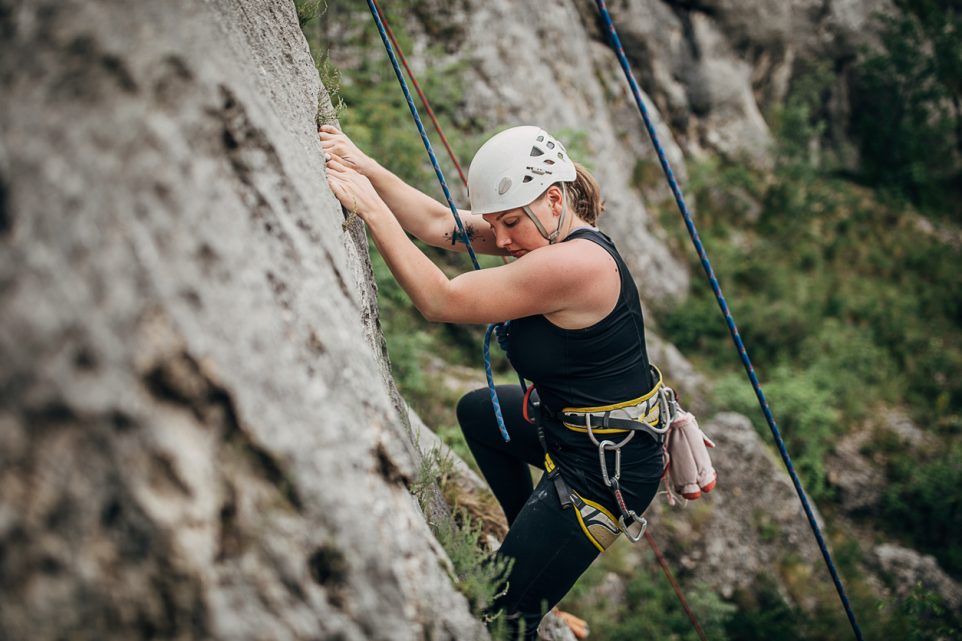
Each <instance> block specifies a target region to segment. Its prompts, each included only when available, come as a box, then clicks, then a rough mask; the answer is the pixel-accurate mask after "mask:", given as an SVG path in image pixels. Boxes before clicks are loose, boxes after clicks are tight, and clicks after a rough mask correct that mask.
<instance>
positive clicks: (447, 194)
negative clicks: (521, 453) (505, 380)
mask: <svg viewBox="0 0 962 641" xmlns="http://www.w3.org/2000/svg"><path fill="white" fill-rule="evenodd" d="M367 6H368V7H369V8H370V10H371V14H372V15H373V16H374V22H375V24H377V30H378V33H380V34H381V41H382V42H383V43H384V49H385V50H386V51H387V55H388V58H390V59H391V66H393V67H394V74H395V75H396V76H397V79H398V82H399V83H400V84H401V90H402V91H403V92H404V99H405V100H407V103H408V109H410V110H411V115H412V116H413V117H414V122H415V123H417V126H418V132H419V133H420V134H421V142H422V143H424V148H425V149H426V150H427V152H428V156H429V157H430V158H431V165H432V166H433V167H434V173H435V174H437V176H438V182H439V183H441V189H442V190H443V191H444V198H445V199H446V200H447V201H448V207H449V208H450V209H451V215H452V216H454V221H455V223H456V224H457V226H458V232H459V233H460V234H461V239H462V240H463V241H464V245H465V247H467V249H468V255H470V256H471V264H472V265H474V268H475V269H481V265H480V264H479V263H478V257H477V256H476V255H475V253H474V247H472V246H471V237H470V236H468V233H467V231H465V229H464V223H463V222H462V221H461V216H460V214H458V208H457V207H456V206H455V205H454V199H453V198H452V197H451V190H450V189H448V183H447V181H446V180H445V179H444V173H443V172H442V171H441V167H440V165H438V159H437V156H435V155H434V148H433V147H432V146H431V141H430V140H429V139H428V134H427V132H426V131H425V130H424V124H423V123H422V122H421V116H420V114H418V108H417V107H415V106H414V98H412V97H411V91H410V90H409V89H408V83H407V81H406V80H405V79H404V74H403V73H401V67H400V65H399V64H398V59H397V56H396V55H395V54H394V47H393V46H391V41H390V39H389V38H388V35H387V31H386V29H385V27H384V22H383V21H382V20H381V14H380V12H379V11H378V7H377V3H376V2H375V1H374V0H367ZM506 331H507V326H506V324H505V323H494V324H491V325H488V328H487V331H485V333H484V348H483V350H484V372H485V376H486V378H487V380H488V391H489V392H490V393H491V404H492V405H493V406H494V417H495V419H496V420H497V422H498V429H499V430H501V436H502V437H503V438H504V440H505V442H507V441H510V440H511V437H510V436H508V428H507V427H505V425H504V416H503V415H502V414H501V403H500V402H499V401H498V393H497V391H496V390H495V389H494V375H493V374H492V373H491V333H492V332H497V334H498V335H499V342H501V339H500V336H502V335H504V332H506ZM518 378H519V379H520V381H521V389H522V390H524V389H525V384H524V378H523V377H522V376H521V375H520V374H518Z"/></svg>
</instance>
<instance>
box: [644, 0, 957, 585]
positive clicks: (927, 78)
mask: <svg viewBox="0 0 962 641" xmlns="http://www.w3.org/2000/svg"><path fill="white" fill-rule="evenodd" d="M899 7H900V8H901V11H900V12H899V13H898V14H897V15H894V16H889V17H887V18H884V19H883V20H884V24H885V25H886V27H885V29H884V30H883V41H884V45H885V46H884V47H883V48H882V49H881V50H880V51H879V52H876V53H874V54H871V55H868V56H867V57H866V58H865V61H864V63H863V64H862V65H860V66H859V67H858V69H857V73H856V75H857V77H858V78H859V79H860V80H859V82H861V83H862V85H861V86H862V90H864V89H865V87H869V86H872V87H875V88H876V89H877V90H879V91H881V89H880V87H883V84H884V83H889V84H887V85H884V86H885V87H888V89H886V91H891V93H890V94H886V95H884V96H883V95H881V94H879V95H877V96H876V97H875V98H874V99H873V100H874V102H875V103H876V107H874V109H876V111H875V112H873V111H872V110H871V109H869V111H867V112H865V113H864V114H861V115H858V118H860V119H861V120H859V122H860V123H861V124H860V125H859V126H860V127H863V129H861V130H859V131H860V132H861V135H863V138H861V139H860V140H861V142H862V146H861V151H862V159H863V166H864V172H865V176H866V177H869V178H870V179H871V181H872V182H873V184H875V185H876V186H878V187H879V189H876V190H873V189H869V188H866V187H865V186H859V185H857V184H854V183H852V182H850V181H846V180H843V179H840V178H838V177H836V176H833V175H832V173H831V171H830V169H831V168H830V167H826V166H824V165H822V164H821V163H820V161H819V158H818V156H817V155H814V154H813V153H812V149H813V148H817V145H816V144H814V143H816V142H817V141H819V140H820V138H821V137H822V134H823V124H822V122H820V121H819V116H818V113H817V109H818V106H819V101H820V100H821V96H822V95H824V91H825V90H827V87H828V85H829V83H831V82H832V81H833V79H832V74H830V73H828V72H827V70H826V69H824V68H821V67H819V66H818V65H815V66H812V67H810V68H809V69H808V70H807V72H806V73H804V74H802V75H801V76H800V77H798V78H796V79H795V80H794V81H793V83H794V84H793V89H792V92H791V93H790V95H789V97H788V99H787V100H786V102H785V104H784V106H783V107H782V108H781V109H779V110H777V111H776V113H774V114H772V118H771V120H772V122H773V123H774V124H775V132H776V139H777V140H778V147H777V152H776V163H775V169H774V172H773V173H772V174H770V175H762V174H760V173H757V172H753V171H752V170H749V169H747V168H746V166H744V165H742V164H739V163H726V162H723V161H719V160H711V161H707V162H703V163H700V164H696V165H694V166H693V167H692V168H691V175H692V179H691V183H690V185H689V189H690V192H691V193H692V195H693V197H694V201H695V202H696V203H697V205H698V218H699V221H698V222H699V229H700V233H701V235H702V238H703V240H704V241H705V244H706V246H707V248H708V251H709V253H710V254H711V256H712V258H713V263H714V266H715V269H716V272H717V273H718V276H719V280H720V282H721V283H722V286H723V287H724V289H725V294H726V297H727V298H728V300H729V302H730V304H731V306H732V309H733V312H734V314H735V317H736V319H737V321H738V323H739V328H740V331H741V334H742V336H743V338H744V340H745V343H746V345H747V346H748V348H749V350H750V353H751V354H752V358H753V361H754V363H755V365H756V367H757V368H758V369H759V371H760V374H761V378H762V380H763V384H764V385H765V389H766V394H767V397H768V399H769V401H770V403H771V405H772V409H773V411H774V413H775V416H776V418H777V420H778V421H779V426H780V428H781V429H782V432H783V435H784V436H785V439H786V441H787V443H788V445H789V450H790V451H791V452H792V455H793V458H794V459H795V462H796V466H797V468H798V469H799V472H800V474H801V475H802V478H803V481H804V483H805V486H806V489H807V491H808V492H809V493H810V494H811V495H812V496H813V497H815V498H816V499H818V500H821V501H830V499H831V498H832V488H831V486H830V485H829V484H828V483H827V480H826V469H825V462H824V461H825V455H826V454H827V453H828V452H830V451H831V450H832V448H833V447H834V444H835V441H836V440H837V438H838V437H839V436H840V435H841V434H844V433H845V432H846V431H848V429H849V428H850V426H852V425H855V424H865V423H867V424H868V425H870V426H871V425H877V424H878V423H877V422H876V420H875V418H874V416H875V414H876V413H877V412H878V410H879V409H880V408H891V407H900V408H904V409H907V410H908V411H909V412H910V414H911V415H912V416H913V418H914V419H915V420H916V421H917V423H918V424H919V425H920V426H922V427H923V428H924V429H926V431H927V432H928V433H929V434H930V435H931V436H932V437H933V439H934V440H933V442H932V444H931V445H929V446H928V448H926V447H923V448H922V449H921V450H920V449H917V448H912V447H909V446H908V445H906V444H904V443H902V444H899V445H898V446H896V447H892V448H889V449H888V450H887V451H886V453H885V461H886V463H885V464H886V466H887V470H888V483H889V484H888V486H887V487H886V489H885V499H884V501H883V504H882V505H881V506H880V510H879V513H878V514H875V515H868V518H878V519H884V520H885V522H891V520H893V519H894V520H897V522H898V523H899V524H900V525H899V527H898V528H897V530H896V531H892V530H891V529H889V532H890V533H891V534H892V535H894V536H896V537H902V538H903V539H904V540H905V542H906V543H908V544H911V545H913V546H915V547H917V548H919V549H922V550H924V551H926V552H929V553H932V554H934V555H935V556H936V557H937V558H938V559H939V561H940V563H941V564H942V565H943V567H944V568H945V569H946V570H948V571H950V572H952V573H954V574H955V575H956V576H962V540H960V539H959V537H958V535H957V533H958V532H959V531H960V525H962V522H960V519H962V483H960V481H962V477H960V476H959V472H958V470H959V469H960V468H959V464H958V461H959V460H960V458H959V456H960V454H962V451H960V450H958V447H959V443H960V440H962V278H960V277H959V270H960V267H962V250H960V243H959V242H958V240H957V238H958V237H959V230H958V227H957V226H956V224H955V223H954V222H952V221H951V220H950V218H951V217H949V216H947V215H946V211H948V210H935V209H933V207H934V206H936V205H937V204H938V203H948V202H954V203H955V205H956V206H957V205H958V197H959V195H958V191H957V190H958V188H959V187H960V186H962V181H959V179H960V174H959V157H958V153H959V149H958V142H960V141H959V140H958V139H957V138H956V135H955V134H956V133H957V132H956V130H955V127H956V125H957V124H958V123H959V121H958V117H959V114H958V111H957V107H956V106H954V105H957V101H956V102H953V95H954V96H955V97H956V98H957V97H958V86H959V85H958V84H957V80H953V78H955V77H956V76H954V75H952V74H956V73H958V70H959V68H960V65H962V49H960V48H959V43H960V40H959V38H960V31H959V29H958V24H959V23H958V7H957V6H956V7H953V6H951V5H949V4H948V3H937V2H934V1H933V2H928V1H925V2H919V3H913V4H912V5H911V6H909V5H908V4H907V3H899ZM939 12H941V13H939ZM939 16H940V17H939ZM940 20H941V22H940ZM953 21H954V22H953ZM953 47H955V48H953ZM953 52H954V53H953ZM952 56H954V57H952ZM936 58H938V60H936ZM949 58H951V59H949ZM910 63H911V64H910ZM913 74H914V75H913ZM883 81H884V83H883ZM871 83H876V84H871ZM880 83H883V84H880ZM892 83H902V84H900V85H898V86H896V85H894V84H892ZM952 91H955V94H953V93H952ZM861 95H862V98H865V96H867V95H868V94H865V93H863V94H861ZM903 103H904V104H903ZM953 110H955V111H953ZM873 113H875V115H874V116H873V115H872V114H873ZM898 114H901V115H898ZM896 115H898V118H895V116H896ZM883 116H884V117H886V118H894V119H892V120H886V121H884V122H883V121H882V120H871V118H876V117H877V118H882V117H883ZM950 125H951V126H950ZM871 127H875V128H876V129H871ZM883 129H884V132H883V131H882V130H883ZM883 134H884V135H883ZM883 139H884V141H885V145H887V146H874V147H873V146H872V145H881V144H882V143H881V142H880V141H881V140H883ZM916 145H918V146H916ZM883 171H891V172H896V173H897V174H898V175H896V174H895V173H892V174H885V173H881V172H883ZM953 180H956V181H959V182H958V184H956V183H955V182H952V181H953ZM913 181H915V182H913ZM883 185H884V189H883V188H882V186H883ZM923 188H924V189H923ZM885 189H889V190H890V189H895V190H897V192H898V193H899V194H901V195H903V196H904V197H905V198H904V199H902V200H899V199H891V198H883V197H880V193H881V192H883V191H884V190H885ZM923 192H924V194H923ZM908 200H912V201H914V202H916V203H918V207H915V206H913V205H911V204H910V203H908V202H907V201H908ZM746 203H747V204H746ZM750 204H754V205H755V206H754V207H752V206H749V205H750ZM669 215H670V216H672V217H674V216H675V215H676V214H675V213H674V212H670V213H666V225H665V226H666V228H668V229H677V228H678V226H677V225H676V224H674V221H673V220H672V221H668V220H667V216H669ZM692 266H693V268H694V269H700V266H699V265H698V263H697V262H695V261H694V260H693V261H692ZM657 317H658V320H659V322H660V325H661V328H662V331H663V332H664V333H665V334H666V335H667V337H668V338H669V339H670V340H672V342H674V343H675V344H676V345H678V347H679V348H681V349H682V350H683V351H684V352H686V353H687V354H688V355H689V356H690V357H694V358H695V359H696V360H700V361H701V362H702V363H703V366H705V367H706V368H707V369H709V370H713V371H715V372H716V373H717V376H716V379H717V381H718V385H717V389H716V393H717V397H718V399H719V404H720V405H722V406H724V407H725V408H730V409H735V410H738V411H742V412H744V413H745V414H747V415H749V416H751V417H753V420H754V421H755V423H756V427H757V428H758V429H759V430H760V431H762V432H764V433H765V435H766V436H767V434H768V427H767V424H765V422H764V418H763V417H762V415H761V413H760V412H759V410H758V407H757V401H756V400H755V398H754V394H753V393H752V391H751V389H750V387H749V386H748V385H747V383H746V382H745V380H744V375H743V373H742V372H741V371H740V370H741V367H740V362H739V361H738V359H737V355H736V354H735V352H734V350H733V349H732V347H731V339H730V337H729V336H728V332H727V328H726V327H725V325H724V323H722V322H720V317H719V315H718V309H717V304H716V302H715V300H714V297H713V296H712V294H711V292H710V290H709V289H708V288H707V287H701V286H695V287H693V290H692V294H691V297H690V298H689V299H688V300H687V301H686V302H685V304H684V305H682V306H680V307H678V308H675V309H663V310H661V311H660V313H659V314H658V315H657ZM923 515H924V516H923Z"/></svg>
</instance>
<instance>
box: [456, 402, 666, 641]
mask: <svg viewBox="0 0 962 641" xmlns="http://www.w3.org/2000/svg"><path fill="white" fill-rule="evenodd" d="M497 390H498V399H499V400H500V402H501V411H502V414H503V416H504V423H505V427H507V428H508V434H509V436H510V437H511V440H510V441H509V442H507V443H505V442H504V439H503V438H502V437H501V432H500V431H499V430H498V426H497V422H496V421H495V418H494V410H493V409H492V407H491V397H490V394H489V392H488V390H487V388H483V389H479V390H475V391H473V392H471V393H469V394H466V395H465V396H464V397H463V398H462V399H461V400H460V402H459V403H458V422H460V424H461V430H462V431H463V432H464V436H465V438H466V439H467V442H468V446H469V447H470V448H471V453H472V454H474V458H475V460H476V461H477V462H478V467H480V468H481V472H482V474H484V478H485V479H486V480H487V482H488V485H490V486H491V490H492V492H494V496H495V498H497V499H498V502H499V503H500V504H501V508H502V509H503V510H504V515H505V516H506V517H507V519H508V524H509V525H510V530H509V531H508V535H507V536H506V537H505V539H504V542H503V543H502V545H501V549H500V551H499V554H501V555H503V556H505V557H508V558H510V559H512V560H513V566H512V569H511V572H510V574H509V576H508V582H507V591H506V593H505V594H504V595H503V596H501V597H500V598H499V599H498V600H497V602H496V603H495V604H494V609H497V610H503V611H505V612H506V613H507V615H508V620H509V625H511V626H512V627H513V629H517V628H518V627H519V625H520V624H521V622H522V621H523V624H524V636H523V639H525V641H528V640H529V639H536V638H537V631H538V624H539V623H540V622H541V619H542V617H543V616H544V613H545V612H547V611H548V610H549V609H551V608H552V607H554V606H555V605H556V604H557V603H558V601H560V600H561V598H562V597H564V595H565V594H567V593H568V590H570V589H571V586H573V585H574V583H575V581H577V579H578V577H580V576H581V575H582V574H583V573H584V571H585V570H587V569H588V566H589V565H591V562H592V561H594V559H595V558H596V557H597V556H598V548H596V547H595V546H594V545H593V544H592V543H591V541H589V540H588V538H587V536H585V533H584V531H583V530H582V529H581V525H580V524H579V522H578V519H577V517H576V516H575V514H574V510H573V509H570V508H569V509H563V508H562V507H561V503H560V501H559V499H558V493H557V492H556V491H555V488H554V484H553V483H552V482H550V481H549V480H548V479H547V475H542V477H541V481H540V482H539V483H538V486H537V488H535V487H534V486H533V483H532V481H531V473H530V471H529V469H528V466H529V465H533V466H535V467H538V468H541V469H542V470H543V469H544V450H543V449H542V447H541V443H540V442H539V441H538V434H537V429H536V428H535V426H534V425H531V424H530V423H528V422H526V421H525V420H524V417H523V416H522V413H521V408H522V403H523V402H524V399H523V394H522V393H521V387H520V386H519V385H499V386H498V387H497ZM586 438H587V437H586ZM591 472H592V473H599V474H600V472H597V470H591ZM657 491H658V483H657V482H653V483H646V484H644V486H643V487H640V488H637V489H636V492H637V493H638V494H641V495H643V498H642V502H643V504H644V505H645V506H647V505H648V503H650V502H651V499H652V498H654V496H655V493H656V492H657ZM586 498H595V497H586ZM598 498H607V497H598ZM606 502H607V501H606ZM639 513H640V512H639Z"/></svg>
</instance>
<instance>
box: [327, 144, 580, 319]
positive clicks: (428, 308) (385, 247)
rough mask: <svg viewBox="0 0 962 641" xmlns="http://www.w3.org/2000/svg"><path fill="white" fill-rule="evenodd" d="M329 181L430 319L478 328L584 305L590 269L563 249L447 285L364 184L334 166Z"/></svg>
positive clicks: (463, 276)
mask: <svg viewBox="0 0 962 641" xmlns="http://www.w3.org/2000/svg"><path fill="white" fill-rule="evenodd" d="M328 182H329V183H330V185H331V188H332V190H333V192H334V195H335V196H337V198H338V200H339V201H340V202H341V204H342V205H344V207H346V208H348V209H349V210H351V211H356V212H357V213H358V215H359V216H360V217H361V218H363V219H364V221H365V222H366V223H367V225H368V228H369V229H370V231H371V236H372V238H373V239H374V244H375V245H376V246H377V249H378V251H379V252H380V254H381V256H383V257H384V260H385V262H386V263H387V264H388V267H389V268H390V269H391V273H393V274H394V277H395V278H396V279H397V281H398V284H400V285H401V287H402V288H403V289H404V291H405V292H407V294H408V296H409V297H410V298H411V301H412V302H413V303H414V305H415V307H417V308H418V311H420V312H421V314H423V315H424V317H425V318H426V319H428V320H431V321H438V322H449V323H479V324H480V323H493V322H500V321H504V320H507V319H511V318H521V317H524V316H531V315H533V314H550V313H552V312H557V311H561V310H564V309H566V308H568V307H570V306H572V305H575V304H578V303H580V302H582V301H583V300H584V293H585V291H586V289H587V288H590V283H591V280H590V279H591V277H592V276H591V269H585V268H584V267H585V266H584V265H582V264H581V263H583V262H584V261H583V253H582V252H578V251H577V247H576V246H573V245H570V244H568V243H565V244H559V245H552V246H550V247H545V248H542V249H541V250H538V251H535V252H531V253H529V254H526V255H525V256H523V257H522V258H520V259H518V260H516V261H514V262H512V263H510V264H507V265H502V266H499V267H493V268H489V269H483V270H479V271H473V272H469V273H466V274H461V275H460V276H457V277H455V278H453V279H449V278H448V277H447V276H446V275H445V274H444V272H442V271H441V270H440V269H439V268H438V267H437V266H436V265H435V264H434V263H433V262H431V259H429V258H428V257H427V256H425V255H424V253H423V252H422V251H421V250H420V249H418V247H417V246H416V245H415V244H414V243H413V242H412V241H411V240H410V239H409V238H408V236H407V234H405V233H404V230H403V229H402V227H401V225H400V224H399V223H398V221H397V219H396V218H395V217H394V215H393V214H392V213H391V211H390V209H388V207H387V205H386V204H385V203H384V201H383V200H382V199H381V197H380V196H378V194H377V192H376V191H375V189H374V187H373V186H372V185H371V183H370V181H369V180H368V179H367V178H365V177H364V176H362V175H361V174H359V173H357V172H356V171H354V170H352V169H349V168H346V167H344V166H343V165H340V164H339V163H337V162H336V161H334V162H331V163H329V164H328Z"/></svg>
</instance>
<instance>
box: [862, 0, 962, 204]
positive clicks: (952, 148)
mask: <svg viewBox="0 0 962 641" xmlns="http://www.w3.org/2000/svg"><path fill="white" fill-rule="evenodd" d="M894 4H895V6H896V7H897V8H898V11H896V12H894V13H893V14H891V15H886V14H883V15H880V16H879V18H878V20H879V21H880V23H881V27H882V28H881V36H882V44H883V46H882V48H881V49H880V50H878V51H872V52H869V53H868V54H867V55H866V58H865V61H864V63H863V64H862V65H860V66H859V68H858V70H857V72H858V73H857V75H856V78H855V83H854V96H853V97H854V99H855V101H856V104H857V105H858V109H856V110H854V111H853V116H854V117H853V125H854V127H853V128H854V131H855V134H856V138H857V140H858V143H859V146H860V148H861V151H862V160H863V162H862V172H863V174H864V178H865V179H866V180H867V181H869V183H870V184H871V185H873V186H877V187H881V188H883V189H884V190H885V191H886V192H888V193H891V194H893V195H896V196H901V197H904V198H907V199H908V200H910V201H911V202H913V203H915V204H916V205H918V206H920V207H922V208H924V209H926V210H928V211H930V212H933V213H934V212H939V213H940V215H941V216H944V217H949V218H952V219H954V220H955V221H956V222H960V221H962V198H960V196H962V8H960V6H959V3H958V2H957V1H956V0H895V2H894Z"/></svg>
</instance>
